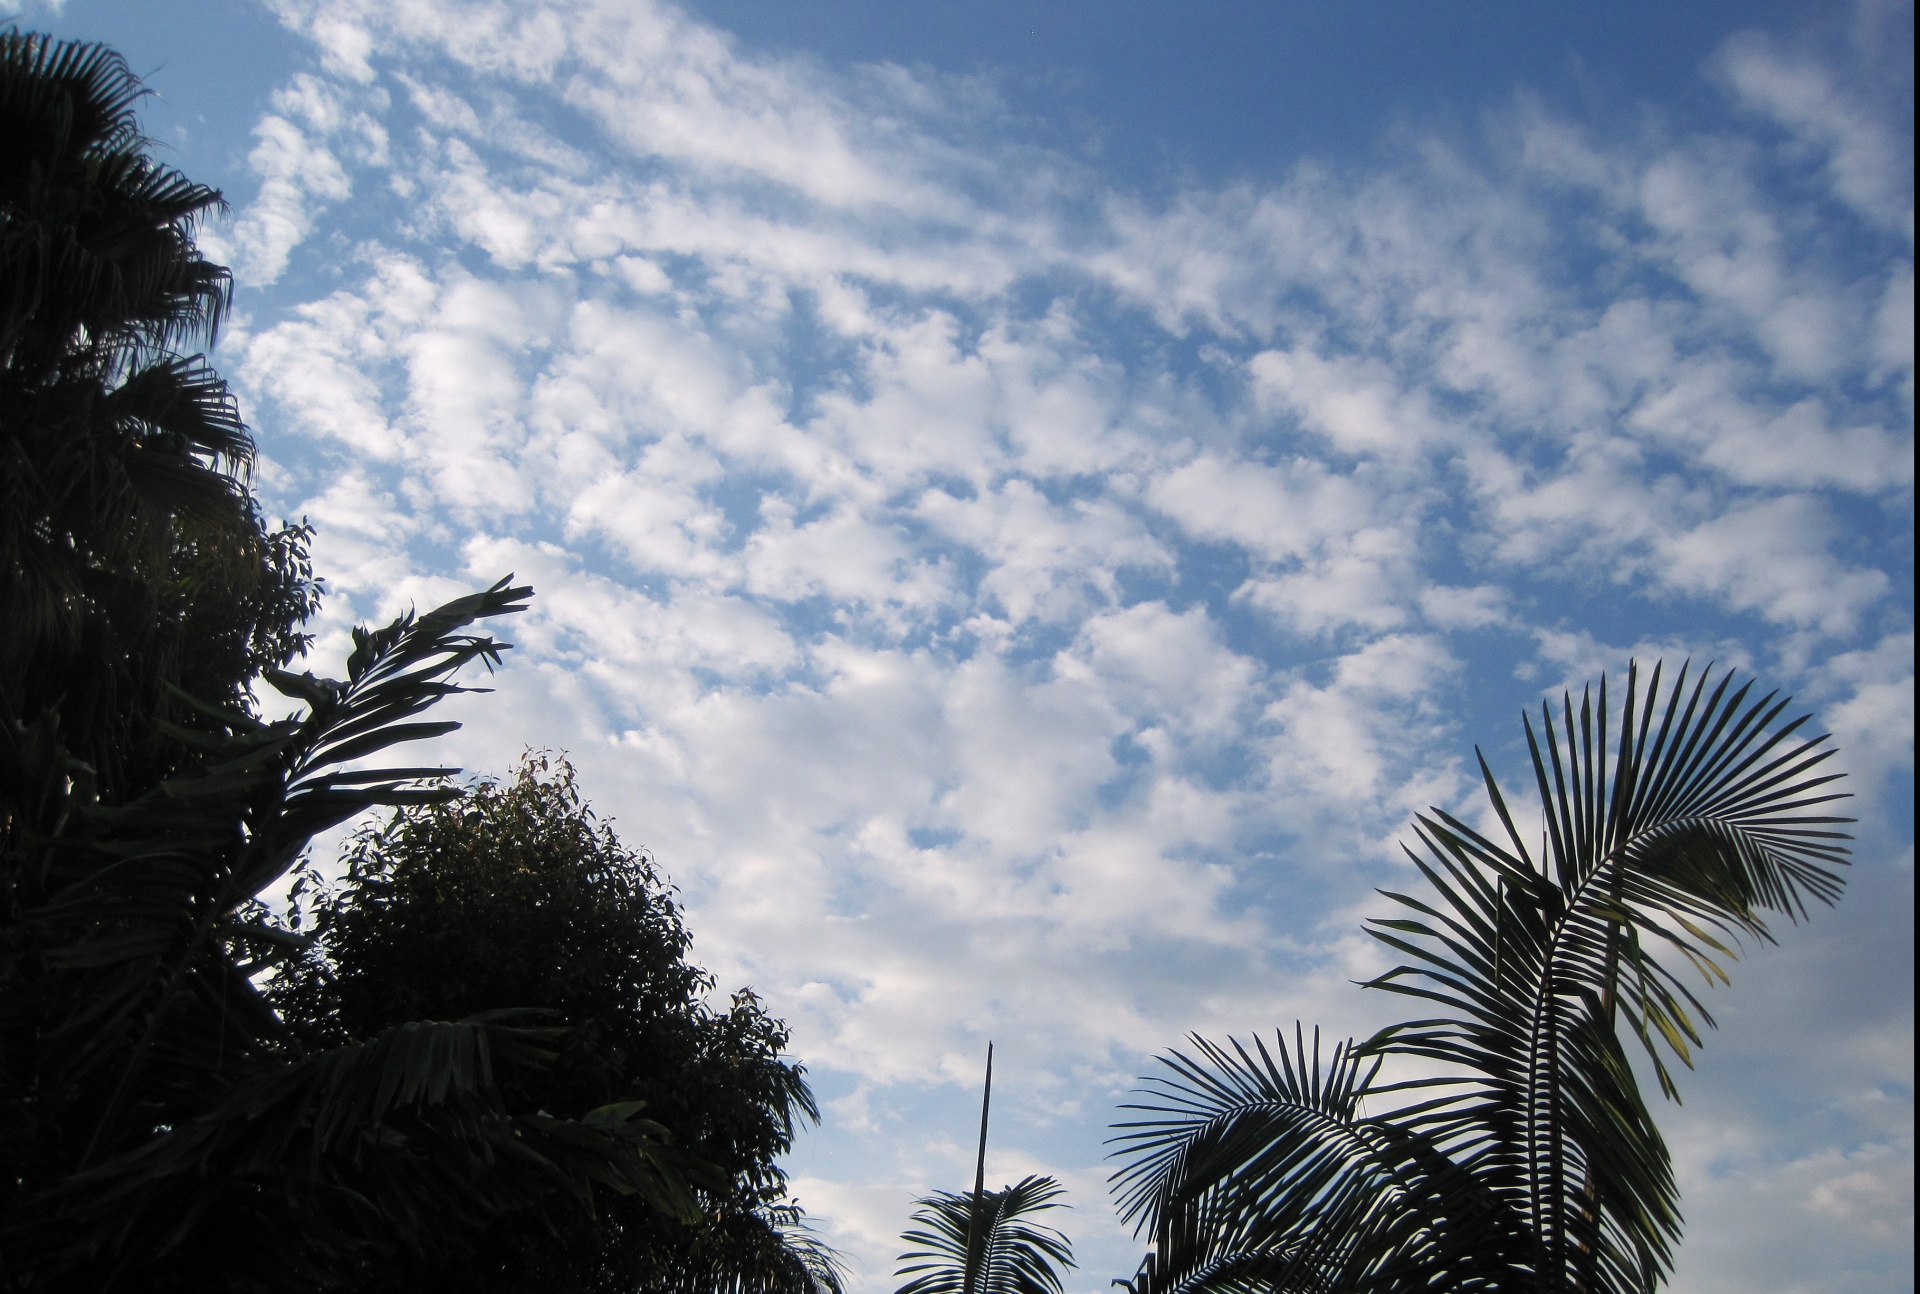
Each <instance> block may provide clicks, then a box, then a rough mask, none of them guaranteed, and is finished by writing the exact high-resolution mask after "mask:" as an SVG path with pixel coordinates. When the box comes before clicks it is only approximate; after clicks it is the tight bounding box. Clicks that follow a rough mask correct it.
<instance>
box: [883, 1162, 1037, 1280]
mask: <svg viewBox="0 0 1920 1294" xmlns="http://www.w3.org/2000/svg"><path fill="white" fill-rule="evenodd" d="M1064 1194H1065V1191H1064V1190H1063V1189H1062V1188H1061V1186H1060V1184H1059V1183H1058V1182H1056V1181H1055V1180H1054V1179H1053V1178H1051V1177H1042V1176H1028V1177H1023V1178H1021V1179H1020V1180H1019V1181H1018V1182H1015V1183H1014V1184H1013V1185H1011V1186H1007V1187H1003V1188H1001V1189H1000V1190H997V1191H986V1192H983V1193H982V1194H981V1196H980V1199H979V1211H978V1213H977V1214H976V1212H975V1209H974V1197H973V1196H972V1195H957V1194H954V1193H952V1192H950V1191H941V1192H938V1193H937V1194H934V1195H929V1196H927V1197H926V1198H925V1199H922V1200H921V1201H920V1207H919V1208H918V1209H917V1210H915V1212H914V1214H913V1222H914V1225H913V1226H912V1227H910V1228H909V1229H908V1230H907V1231H905V1232H903V1233H902V1234H901V1237H900V1238H901V1239H902V1240H903V1241H905V1242H906V1243H908V1244H909V1245H917V1246H919V1248H916V1249H909V1250H908V1251H907V1252H906V1253H903V1254H901V1255H900V1260H899V1261H900V1263H901V1265H900V1266H899V1267H898V1268H896V1269H895V1271H894V1275H896V1276H905V1277H908V1278H910V1279H908V1280H907V1282H906V1283H905V1284H904V1285H902V1286H900V1288H899V1289H898V1291H896V1294H961V1291H962V1290H963V1289H965V1288H967V1286H968V1281H967V1264H968V1259H969V1247H968V1239H969V1236H972V1237H974V1249H973V1255H974V1261H975V1262H976V1263H977V1264H978V1266H977V1270H976V1272H975V1279H974V1280H973V1282H972V1289H973V1290H974V1291H975V1294H1060V1290H1061V1279H1062V1269H1063V1268H1069V1267H1072V1266H1073V1246H1072V1244H1071V1243H1070V1242H1069V1241H1068V1240H1067V1238H1066V1236H1064V1235H1062V1234H1061V1233H1060V1232H1059V1231H1057V1230H1055V1229H1054V1228H1052V1227H1049V1226H1046V1225H1044V1224H1041V1223H1037V1222H1034V1221H1032V1220H1031V1218H1032V1215H1033V1214H1036V1213H1042V1212H1045V1211H1047V1210H1049V1209H1057V1208H1064V1207H1066V1206H1065V1205H1064V1204H1062V1203H1061V1202H1060V1197H1061V1196H1062V1195H1064Z"/></svg>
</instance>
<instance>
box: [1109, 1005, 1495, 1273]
mask: <svg viewBox="0 0 1920 1294" xmlns="http://www.w3.org/2000/svg"><path fill="white" fill-rule="evenodd" d="M1192 1042H1193V1045H1194V1047H1195V1049H1196V1051H1197V1053H1198V1054H1197V1056H1188V1055H1184V1054H1182V1053H1179V1052H1174V1053H1170V1054H1169V1055H1166V1056H1163V1057H1161V1063H1162V1064H1163V1065H1164V1066H1165V1067H1166V1068H1167V1069H1168V1070H1169V1071H1171V1072H1170V1074H1167V1075H1162V1076H1159V1077H1156V1078H1152V1079H1149V1080H1148V1082H1149V1086H1148V1087H1147V1088H1145V1089H1143V1090H1142V1091H1141V1092H1139V1093H1137V1095H1138V1096H1140V1097H1142V1098H1150V1099H1142V1100H1136V1101H1134V1102H1131V1103H1129V1104H1127V1105H1124V1106H1122V1109H1125V1110H1131V1111H1136V1112H1138V1113H1140V1114H1142V1115H1145V1116H1147V1117H1144V1118H1136V1119H1132V1120H1125V1121H1122V1122H1119V1123H1116V1124H1115V1125H1114V1126H1115V1129H1116V1131H1118V1132H1119V1134H1120V1135H1119V1136H1117V1137H1115V1138H1114V1139H1113V1144H1115V1145H1116V1146H1117V1149H1116V1150H1115V1151H1114V1152H1113V1153H1114V1155H1115V1156H1116V1157H1119V1158H1120V1159H1122V1160H1123V1161H1124V1163H1123V1166H1122V1167H1121V1169H1120V1170H1119V1171H1118V1172H1116V1173H1115V1174H1114V1176H1113V1185H1114V1189H1115V1192H1116V1194H1117V1196H1118V1202H1119V1207H1120V1212H1121V1216H1122V1218H1123V1219H1124V1220H1126V1221H1129V1222H1132V1223H1133V1224H1134V1225H1135V1229H1136V1234H1141V1235H1144V1236H1145V1237H1146V1238H1147V1239H1148V1240H1149V1242H1150V1244H1151V1245H1152V1246H1153V1248H1152V1250H1151V1252H1150V1253H1149V1255H1148V1260H1147V1261H1146V1262H1145V1263H1143V1265H1142V1267H1141V1270H1140V1272H1139V1273H1138V1274H1137V1275H1136V1277H1135V1278H1134V1280H1133V1281H1132V1282H1129V1284H1130V1286H1131V1287H1132V1288H1133V1289H1134V1291H1135V1294H1175V1292H1180V1294H1186V1292H1189V1291H1191V1292H1193V1294H1199V1292H1201V1291H1207V1292H1214V1291H1239V1290H1267V1291H1321V1290H1341V1291H1348V1290H1353V1291H1388V1290H1396V1291H1397V1290H1413V1289H1422V1290H1424V1289H1429V1288H1434V1287H1435V1286H1434V1285H1433V1282H1434V1281H1435V1280H1436V1279H1437V1278H1438V1277H1440V1276H1442V1275H1444V1276H1445V1277H1446V1278H1447V1279H1448V1280H1450V1281H1452V1282H1453V1283H1452V1284H1451V1285H1449V1286H1447V1287H1448V1288H1459V1289H1473V1288H1496V1287H1497V1286H1498V1281H1499V1278H1500V1277H1501V1276H1502V1275H1503V1274H1510V1273H1511V1271H1512V1270H1513V1263H1514V1255H1515V1250H1516V1236H1517V1235H1518V1234H1519V1233H1520V1228H1519V1227H1518V1226H1517V1225H1516V1220H1515V1219H1513V1218H1512V1217H1510V1216H1509V1215H1508V1213H1507V1211H1506V1210H1505V1209H1504V1207H1503V1206H1502V1205H1501V1204H1500V1203H1499V1201H1497V1200H1496V1199H1495V1198H1493V1197H1492V1196H1491V1195H1490V1194H1489V1193H1488V1192H1487V1191H1485V1190H1484V1189H1483V1188H1482V1187H1481V1186H1480V1185H1479V1184H1478V1183H1477V1182H1476V1181H1475V1180H1474V1179H1473V1178H1472V1177H1471V1175H1469V1174H1467V1173H1465V1172H1463V1171H1461V1170H1460V1169H1459V1168H1458V1167H1457V1166H1456V1165H1454V1164H1453V1163H1452V1162H1451V1161H1450V1160H1449V1159H1448V1158H1447V1157H1446V1156H1445V1155H1444V1154H1442V1153H1440V1151H1439V1150H1438V1148H1437V1147H1436V1146H1434V1145H1433V1144H1432V1143H1431V1142H1430V1141H1429V1140H1428V1139H1426V1138H1425V1137H1423V1136H1422V1135H1420V1134H1419V1133H1418V1132H1417V1131H1415V1130H1410V1129H1408V1128H1407V1127H1405V1126H1404V1125H1403V1124H1401V1123H1399V1122H1397V1121H1396V1120H1395V1119H1394V1118H1392V1117H1384V1118H1383V1117H1378V1116H1368V1115H1367V1114H1365V1113H1364V1111H1363V1105H1364V1104H1365V1103H1366V1102H1367V1100H1368V1099H1369V1098H1370V1097H1373V1096H1375V1095H1376V1094H1378V1093H1383V1092H1392V1091H1396V1090H1398V1089H1395V1088H1390V1087H1388V1088H1383V1087H1378V1086H1376V1084H1377V1080H1378V1074H1379V1067H1380V1063H1379V1061H1378V1060H1367V1059H1364V1058H1362V1057H1361V1056H1360V1055H1358V1054H1357V1053H1356V1051H1355V1049H1354V1048H1353V1046H1352V1044H1351V1043H1350V1042H1343V1043H1340V1044H1338V1045H1337V1046H1335V1047H1334V1048H1333V1050H1332V1053H1331V1055H1329V1056H1326V1057H1324V1059H1323V1054H1322V1048H1321V1042H1320V1036H1319V1032H1318V1031H1317V1030H1316V1031H1315V1032H1314V1035H1313V1039H1312V1043H1311V1045H1309V1043H1308V1041H1307V1038H1306V1036H1305V1033H1304V1030H1303V1029H1302V1028H1301V1027H1300V1026H1297V1025H1296V1026H1295V1030H1294V1039H1293V1041H1292V1044H1291V1045H1289V1043H1288V1040H1287V1038H1286V1036H1285V1035H1284V1034H1276V1035H1275V1037H1274V1039H1273V1043H1272V1045H1271V1046H1269V1045H1268V1044H1267V1043H1266V1042H1264V1041H1262V1040H1258V1039H1256V1040H1254V1042H1253V1043H1252V1045H1251V1047H1249V1046H1248V1045H1246V1044H1242V1043H1240V1042H1238V1041H1237V1040H1232V1041H1230V1042H1229V1044H1228V1045H1227V1046H1224V1047H1223V1046H1221V1045H1219V1044H1216V1043H1212V1042H1209V1041H1207V1040H1205V1039H1202V1038H1198V1037H1195V1038H1194V1039H1192ZM1418 1108H1419V1107H1418V1106H1416V1107H1415V1108H1414V1112H1415V1113H1417V1112H1418ZM1398 1113H1399V1114H1400V1115H1402V1116H1404V1115H1405V1114H1407V1113H1408V1111H1406V1110H1401V1111H1399V1112H1398Z"/></svg>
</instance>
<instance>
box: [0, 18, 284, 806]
mask: <svg viewBox="0 0 1920 1294" xmlns="http://www.w3.org/2000/svg"><path fill="white" fill-rule="evenodd" d="M143 93H144V91H143V90H142V88H141V86H140V82H139V81H138V79H137V78H135V77H134V76H133V74H132V73H131V72H130V71H128V69H127V66H126V63H125V62H124V61H123V60H122V59H121V58H120V56H119V55H117V54H115V53H114V52H113V51H112V50H110V49H107V48H106V47H104V46H101V45H91V44H80V43H74V42H64V41H53V40H49V39H48V38H46V37H44V36H37V35H25V34H21V33H18V32H4V33H0V721H4V720H5V719H7V718H17V719H20V720H22V721H23V722H28V723H31V722H32V721H33V720H34V719H35V718H36V717H37V716H38V715H39V714H40V713H42V712H43V711H47V710H54V711H57V712H59V713H60V715H61V718H62V727H63V729H64V731H65V734H66V736H65V741H66V745H67V747H68V749H70V750H71V751H72V752H73V753H74V754H75V755H76V756H78V757H79V758H81V759H83V760H85V761H87V762H88V763H89V764H90V765H91V766H92V767H93V769H94V770H95V773H96V775H97V779H98V785H99V788H100V790H101V792H102V794H104V795H106V796H107V797H108V798H110V799H119V798H131V797H132V796H135V795H138V794H139V793H141V792H142V791H145V790H146V789H148V788H149V787H150V786H151V785H152V784H153V783H154V782H155V781H157V780H158V778H159V777H160V776H164V775H165V774H166V773H167V772H170V771H173V766H174V761H173V759H172V757H173V756H175V755H177V754H178V748H177V746H173V745H172V744H171V743H168V742H167V741H166V740H165V739H164V737H163V736H162V734H161V733H160V732H159V731H158V730H157V729H156V728H155V726H154V723H153V719H154V715H155V713H156V712H157V711H160V710H162V709H166V708H168V707H171V708H172V710H173V713H172V714H171V715H170V716H169V717H170V718H172V719H173V721H174V722H176V723H178V722H187V723H189V724H191V723H193V722H194V720H193V719H192V718H191V712H190V711H189V710H186V709H183V708H181V707H179V706H177V705H172V703H171V702H170V700H169V694H168V691H167V685H168V684H175V685H183V684H184V685H186V686H189V687H190V688H192V689H193V690H195V691H197V692H200V693H201V694H202V695H203V696H206V698H207V699H213V700H220V701H223V702H227V703H229V704H233V703H236V702H238V701H239V700H240V698H242V697H243V696H244V694H245V687H244V683H245V678H243V677H240V676H243V675H244V676H247V677H251V676H252V675H254V674H257V673H258V667H259V666H260V665H262V664H271V665H284V664H285V663H286V661H287V660H289V659H291V657H292V655H293V654H295V653H296V652H297V651H298V650H299V648H300V647H302V646H304V640H303V639H302V638H301V637H300V636H299V635H298V633H297V632H296V630H295V626H297V625H298V623H299V622H300V620H302V619H304V618H305V616H306V614H307V613H308V612H309V611H310V610H311V609H312V593H313V586H312V584H311V581H310V580H309V579H306V578H305V576H306V575H308V574H310V572H306V571H305V568H304V539H305V534H304V531H301V530H300V529H299V528H295V529H294V530H293V531H290V532H289V531H283V532H282V534H281V535H280V536H279V538H278V543H277V546H276V542H275V540H274V539H273V538H271V537H269V536H268V535H267V534H266V532H265V529H264V527H263V526H262V525H261V521H260V518H259V515H258V511H257V509H256V508H255V506H254V503H253V499H252V496H251V495H250V493H249V492H248V489H247V485H246V474H247V471H248V469H249V467H250V465H251V463H252V460H253V452H254V447H253V441H252V439H251V437H250V436H249V435H248V434H247V430H246V428H245V426H244V425H243V424H242V422H241V419H240V415H239V410H238V408H237V406H236V404H235V402H234V400H233V397H232V395H231V393H230V392H229V391H228V389H227V385H226V383H225V382H224V381H223V380H222V379H221V378H220V376H219V374H218V373H216V372H214V371H213V369H212V368H210V367H209V366H208V365H207V363H206V360H205V359H204V357H203V356H202V355H200V354H197V353H189V352H191V351H192V350H193V349H194V347H195V346H210V345H211V344H212V341H213V338H214V334H215V332H216V331H217V329H218V327H219V324H220V319H221V316H222V314H223V313H224V311H225V309H226V306H227V301H228V293H229V281H228V274H227V271H226V269H225V268H223V267H222V266H219V265H215V264H213V263H212V262H210V261H208V260H206V259H205V258H204V257H203V256H201V255H200V253H199V251H198V249H197V248H196V247H195V245H194V241H193V231H194V227H195V224H196V222H198V221H199V220H201V219H203V218H204V217H205V216H206V215H207V214H208V213H209V212H211V211H213V210H215V209H217V208H218V207H219V204H220V195H219V194H218V193H217V192H215V191H214V190H212V189H210V188H207V187H206V186H204V185H200V184H195V183H193V182H192V181H191V180H188V179H187V178H186V177H185V176H183V175H181V174H180V173H179V172H177V171H174V170H172V169H170V168H168V167H165V166H161V165H159V164H158V163H156V162H155V161H154V160H153V159H152V158H151V157H149V156H148V155H147V152H146V145H147V141H146V139H145V138H144V137H143V136H142V135H141V134H140V130H139V123H138V121H137V119H136V117H135V115H134V108H135V106H136V105H137V103H138V102H139V99H140V97H141V96H142V94H143ZM196 611H210V612H211V613H212V620H214V621H236V622H237V623H232V624H227V625H226V626H225V629H226V631H225V632H212V633H209V632H208V629H209V625H208V624H206V623H201V624H197V625H190V624H189V622H192V621H194V620H196V619H202V620H204V619H205V617H196V614H195V613H196ZM190 632H191V634H192V637H191V638H190V637H189V633H190ZM256 640H257V641H256ZM189 643H191V649H189ZM210 654H211V656H212V657H218V658H220V659H219V660H217V661H216V660H210V659H209V657H210ZM210 664H211V665H214V666H216V668H214V669H213V670H212V671H211V672H209V670H208V669H207V668H206V667H207V666H208V665H210ZM222 666H223V667H225V668H224V674H225V675H227V676H226V677H222V676H221V674H222V670H221V669H220V668H218V667H222ZM209 693H210V694H211V695H209Z"/></svg>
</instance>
